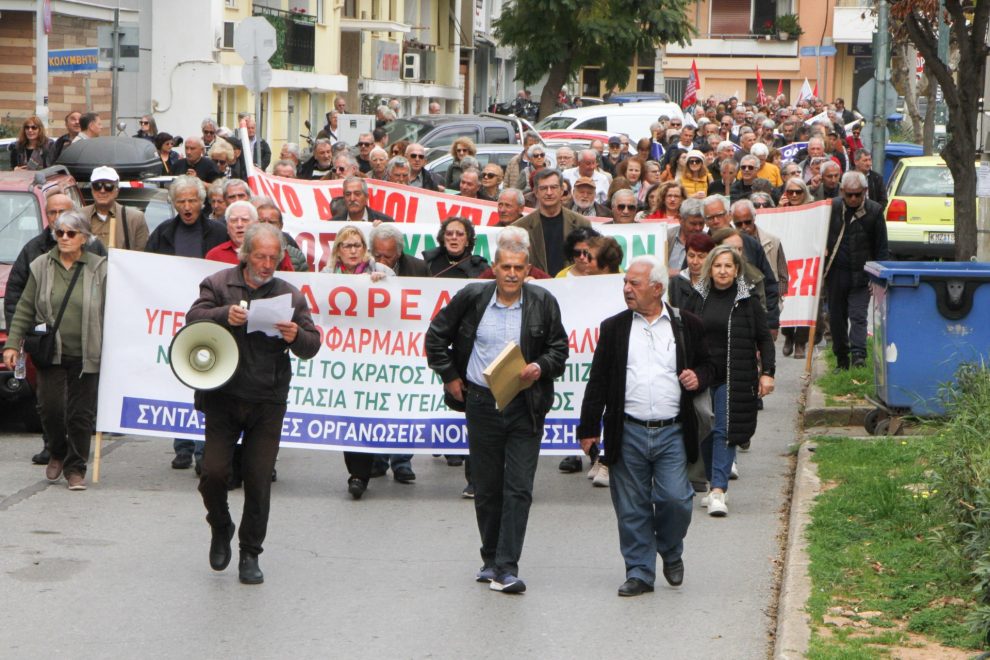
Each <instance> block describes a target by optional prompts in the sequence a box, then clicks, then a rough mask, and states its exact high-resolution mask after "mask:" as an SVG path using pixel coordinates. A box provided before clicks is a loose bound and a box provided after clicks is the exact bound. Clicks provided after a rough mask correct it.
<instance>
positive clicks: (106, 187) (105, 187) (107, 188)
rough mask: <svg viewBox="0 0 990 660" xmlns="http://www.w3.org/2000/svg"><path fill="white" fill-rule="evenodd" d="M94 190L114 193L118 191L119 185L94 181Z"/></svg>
mask: <svg viewBox="0 0 990 660" xmlns="http://www.w3.org/2000/svg"><path fill="white" fill-rule="evenodd" d="M92 188H93V190H95V191H97V192H113V191H114V190H116V189H117V184H116V183H113V182H111V181H94V182H93V185H92Z"/></svg>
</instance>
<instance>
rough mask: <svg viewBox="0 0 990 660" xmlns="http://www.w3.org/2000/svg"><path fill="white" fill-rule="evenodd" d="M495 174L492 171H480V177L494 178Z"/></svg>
mask: <svg viewBox="0 0 990 660" xmlns="http://www.w3.org/2000/svg"><path fill="white" fill-rule="evenodd" d="M497 176H498V175H497V174H495V173H494V172H482V173H481V178H482V179H494V178H495V177H497Z"/></svg>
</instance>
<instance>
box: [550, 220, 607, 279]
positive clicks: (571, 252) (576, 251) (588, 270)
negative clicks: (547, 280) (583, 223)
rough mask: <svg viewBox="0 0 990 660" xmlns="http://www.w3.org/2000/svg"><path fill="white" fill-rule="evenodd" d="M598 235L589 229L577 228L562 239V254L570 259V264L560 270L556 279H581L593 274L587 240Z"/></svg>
mask: <svg viewBox="0 0 990 660" xmlns="http://www.w3.org/2000/svg"><path fill="white" fill-rule="evenodd" d="M600 235H601V234H599V233H598V232H597V231H595V230H594V229H592V228H591V227H578V228H577V229H575V230H574V231H572V232H571V233H570V234H568V235H567V237H566V238H564V254H566V255H568V256H569V257H570V259H571V260H572V263H571V265H570V266H566V267H565V268H563V269H561V271H560V272H559V273H557V275H556V277H581V276H584V275H591V274H593V273H592V270H593V262H594V255H592V253H591V252H589V249H588V240H589V239H590V238H592V237H594V236H600Z"/></svg>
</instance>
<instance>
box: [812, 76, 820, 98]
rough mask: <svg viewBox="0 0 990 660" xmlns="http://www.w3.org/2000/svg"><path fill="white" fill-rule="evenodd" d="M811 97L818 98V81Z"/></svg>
mask: <svg viewBox="0 0 990 660" xmlns="http://www.w3.org/2000/svg"><path fill="white" fill-rule="evenodd" d="M811 95H812V96H814V97H815V98H816V99H817V98H818V81H817V80H816V81H815V88H814V89H813V90H811Z"/></svg>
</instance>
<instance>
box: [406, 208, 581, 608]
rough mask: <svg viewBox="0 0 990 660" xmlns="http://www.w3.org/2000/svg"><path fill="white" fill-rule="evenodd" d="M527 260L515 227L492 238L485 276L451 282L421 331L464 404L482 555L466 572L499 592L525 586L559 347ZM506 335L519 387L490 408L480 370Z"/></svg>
mask: <svg viewBox="0 0 990 660" xmlns="http://www.w3.org/2000/svg"><path fill="white" fill-rule="evenodd" d="M503 231H508V232H516V231H517V230H515V229H513V228H511V227H510V228H507V229H504V230H503ZM529 268H530V266H529V253H528V242H527V241H526V235H525V234H524V233H523V232H519V236H518V238H517V239H516V240H515V241H499V246H498V249H497V250H496V251H495V260H494V270H495V282H491V283H486V284H481V283H478V284H469V285H468V286H466V287H465V288H463V289H461V290H460V291H459V292H458V293H457V294H456V295H455V296H454V297H453V299H452V300H451V301H450V303H449V304H448V305H447V306H446V307H445V308H444V309H443V310H442V311H441V312H440V313H439V314H437V316H436V318H434V319H433V322H432V323H431V324H430V329H429V330H428V331H427V333H426V340H425V346H426V356H427V360H428V362H429V365H430V368H431V369H433V370H434V371H435V372H436V373H437V374H438V375H439V376H440V377H441V378H442V379H443V382H444V389H445V390H446V392H447V394H448V395H449V397H448V399H451V403H452V404H454V405H455V406H457V404H458V403H462V402H463V405H464V406H465V408H464V410H465V412H466V417H467V430H468V436H469V437H470V438H471V441H470V443H469V448H468V449H469V452H470V454H469V455H470V459H471V474H472V479H473V480H474V484H475V488H476V494H475V498H474V510H475V514H476V516H477V519H478V530H479V532H480V533H481V558H482V561H483V562H484V565H483V566H482V569H481V571H479V573H478V575H477V576H476V579H477V580H478V581H479V582H489V583H491V584H490V588H491V589H492V590H493V591H501V592H503V593H522V592H523V591H525V590H526V585H525V583H523V581H522V580H520V579H519V578H518V577H517V576H518V573H519V557H520V555H521V554H522V545H523V538H524V536H525V534H526V523H527V520H528V518H529V507H530V504H531V503H532V501H533V478H534V476H535V475H536V464H537V459H539V456H540V443H541V440H542V438H543V422H544V420H545V419H546V415H547V412H549V410H550V406H551V405H552V403H553V381H554V379H555V378H557V377H559V376H560V375H561V374H563V372H564V363H565V362H566V361H567V354H568V349H567V334H566V332H565V331H564V326H563V325H562V324H561V320H560V307H559V306H558V305H557V301H556V299H554V297H553V296H552V295H550V293H549V292H547V290H546V289H542V288H539V287H536V286H533V285H530V284H524V283H523V282H524V280H525V278H526V276H527V275H528V274H529ZM510 342H515V343H517V344H518V345H519V347H520V349H521V350H522V355H523V359H524V360H525V362H526V366H525V367H524V368H523V370H522V371H521V372H520V374H519V376H518V377H519V379H520V380H521V381H523V383H526V384H528V385H529V387H528V388H527V389H525V390H523V391H522V392H520V393H519V394H517V395H516V397H515V398H514V399H513V400H512V401H511V403H509V404H508V405H506V406H505V407H504V408H503V409H502V410H497V409H496V407H495V398H494V397H493V396H492V392H491V390H489V389H488V388H487V387H486V386H485V383H486V379H485V377H484V375H483V372H484V370H485V368H486V367H487V366H488V365H489V364H491V363H492V361H493V360H494V359H495V358H496V357H498V356H499V354H500V353H501V352H502V350H503V349H504V348H505V347H506V346H507V345H508V344H509V343H510ZM458 407H459V406H458Z"/></svg>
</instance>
